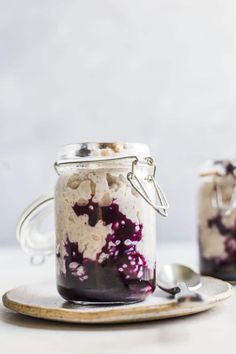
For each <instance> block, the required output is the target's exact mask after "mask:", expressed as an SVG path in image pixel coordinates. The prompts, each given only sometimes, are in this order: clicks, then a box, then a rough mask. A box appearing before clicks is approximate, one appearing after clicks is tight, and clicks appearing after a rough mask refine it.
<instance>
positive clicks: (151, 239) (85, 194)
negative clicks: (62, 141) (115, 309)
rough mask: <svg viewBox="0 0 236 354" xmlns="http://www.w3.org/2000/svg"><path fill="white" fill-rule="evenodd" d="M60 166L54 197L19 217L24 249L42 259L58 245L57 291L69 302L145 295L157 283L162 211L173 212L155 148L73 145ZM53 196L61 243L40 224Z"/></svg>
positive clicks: (60, 156)
mask: <svg viewBox="0 0 236 354" xmlns="http://www.w3.org/2000/svg"><path fill="white" fill-rule="evenodd" d="M55 169H56V172H57V173H58V175H59V177H58V181H57V183H56V188H55V194H54V196H46V197H43V198H41V199H39V200H38V201H36V202H35V203H33V204H32V205H31V206H30V207H29V208H28V209H27V210H26V211H25V212H24V214H23V215H22V218H21V219H20V221H19V224H18V228H17V234H18V239H19V241H20V243H21V245H22V247H23V248H24V250H26V251H27V252H28V253H30V254H31V256H32V261H35V259H37V256H40V255H41V256H45V255H47V254H50V253H52V252H55V249H56V270H57V289H58V292H59V294H60V295H61V296H62V297H63V298H64V299H66V300H68V301H72V302H76V303H81V304H84V303H86V304H87V303H90V302H91V303H98V304H99V303H126V302H135V301H141V300H144V299H145V298H146V297H147V296H148V295H149V294H151V293H152V292H153V291H154V289H155V283H156V215H155V211H157V212H158V213H159V214H161V215H163V216H166V215H167V209H168V207H169V206H168V203H167V201H166V198H165V195H164V193H163V192H162V190H161V188H160V186H159V185H158V184H157V183H156V181H155V178H154V177H155V172H156V165H155V162H154V160H153V158H151V157H150V152H149V148H148V146H147V145H145V144H137V143H135V144H133V143H78V144H73V145H66V146H64V147H63V148H62V149H61V151H60V152H59V154H58V159H57V161H56V162H55ZM53 198H54V204H55V228H56V245H54V244H53V237H52V233H51V232H49V233H45V232H42V231H40V230H39V225H40V223H41V221H42V220H43V219H44V218H45V216H46V215H48V210H47V209H49V208H51V206H52V199H53ZM157 199H158V201H157ZM156 203H158V205H157V204H156Z"/></svg>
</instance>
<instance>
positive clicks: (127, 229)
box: [57, 198, 155, 302]
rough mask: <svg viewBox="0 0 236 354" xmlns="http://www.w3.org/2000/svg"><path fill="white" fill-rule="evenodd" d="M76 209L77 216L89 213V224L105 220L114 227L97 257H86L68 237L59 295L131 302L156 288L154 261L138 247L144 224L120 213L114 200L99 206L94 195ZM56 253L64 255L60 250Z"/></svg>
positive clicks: (73, 299)
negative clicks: (93, 197)
mask: <svg viewBox="0 0 236 354" xmlns="http://www.w3.org/2000/svg"><path fill="white" fill-rule="evenodd" d="M73 211H74V213H75V214H76V215H77V217H80V216H82V215H87V216H88V223H89V225H90V226H92V227H94V226H95V225H96V224H97V222H98V221H99V220H102V222H103V224H104V225H105V226H107V225H110V226H111V228H110V230H112V231H111V232H110V233H109V234H108V235H107V236H106V242H105V245H104V246H103V247H102V249H101V250H100V251H99V252H98V253H97V255H96V260H92V259H90V258H86V257H84V255H83V253H81V252H80V251H79V247H78V243H77V242H71V241H70V240H69V237H68V236H67V237H66V241H65V242H64V247H65V252H64V254H65V256H64V262H65V273H63V272H60V274H59V275H58V291H59V293H60V295H61V296H62V297H63V298H65V299H67V300H70V301H89V302H132V301H142V300H144V299H145V298H146V297H147V295H149V294H151V293H152V292H153V291H154V289H155V265H152V267H150V266H149V264H148V263H147V260H146V259H145V257H144V256H143V255H142V254H141V253H140V252H139V251H138V249H137V245H138V243H139V242H140V241H141V240H142V236H143V235H142V232H143V226H142V224H138V223H134V222H132V221H131V220H130V219H128V218H127V217H126V216H125V215H124V214H123V213H121V212H120V210H119V205H118V204H116V202H115V200H113V202H112V203H111V204H110V205H108V206H100V205H99V204H98V203H96V202H94V201H93V200H92V198H91V199H89V201H88V204H87V205H82V206H81V205H79V204H77V203H75V204H74V205H73ZM57 257H61V255H60V251H59V252H58V253H57Z"/></svg>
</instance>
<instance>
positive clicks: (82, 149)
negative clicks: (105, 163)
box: [57, 142, 150, 162]
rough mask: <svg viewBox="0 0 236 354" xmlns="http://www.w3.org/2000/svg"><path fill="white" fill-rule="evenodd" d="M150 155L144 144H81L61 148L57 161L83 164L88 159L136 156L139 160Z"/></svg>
mask: <svg viewBox="0 0 236 354" xmlns="http://www.w3.org/2000/svg"><path fill="white" fill-rule="evenodd" d="M149 155H150V150H149V147H148V145H146V144H144V143H124V142H81V143H74V144H66V145H63V146H61V148H60V149H59V152H58V154H57V161H67V160H74V159H76V160H78V161H80V160H81V162H83V160H85V159H86V160H87V159H88V158H89V159H91V160H96V159H101V158H103V159H104V160H105V159H109V158H112V157H126V156H137V157H139V158H141V157H146V156H149Z"/></svg>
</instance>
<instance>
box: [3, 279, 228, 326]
mask: <svg viewBox="0 0 236 354" xmlns="http://www.w3.org/2000/svg"><path fill="white" fill-rule="evenodd" d="M201 280H202V286H201V287H200V288H199V289H198V290H197V291H198V292H199V293H200V294H202V295H204V297H205V298H206V300H205V301H204V302H200V303H199V302H197V303H184V304H178V303H177V302H176V301H175V300H174V299H173V298H172V297H171V296H169V295H168V294H166V293H164V292H163V291H161V290H159V289H157V290H156V292H155V293H154V294H153V295H151V296H150V297H148V298H147V299H146V300H145V301H143V302H139V303H135V304H130V305H121V306H111V305H109V306H101V305H99V306H91V305H90V306H81V305H75V304H72V303H69V302H66V301H65V300H63V299H62V298H61V297H60V296H59V295H58V293H57V290H56V288H55V285H53V284H52V283H50V282H45V283H40V284H29V285H24V286H20V287H18V288H15V289H12V290H10V291H8V292H7V293H5V294H4V295H3V304H4V305H5V306H6V307H7V308H9V309H11V310H13V311H16V312H18V313H21V314H24V315H28V316H31V317H37V318H43V319H47V320H54V321H63V322H74V323H125V322H138V321H153V320H160V319H163V318H171V317H178V316H187V315H191V314H194V313H198V312H202V311H206V310H208V309H210V308H212V307H213V306H215V305H217V304H218V303H219V302H220V301H223V300H225V299H227V298H228V297H229V296H230V295H231V291H232V287H231V285H230V284H228V283H226V282H224V281H222V280H218V279H215V278H211V277H201Z"/></svg>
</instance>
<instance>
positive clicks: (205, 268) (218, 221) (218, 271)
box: [200, 214, 236, 281]
mask: <svg viewBox="0 0 236 354" xmlns="http://www.w3.org/2000/svg"><path fill="white" fill-rule="evenodd" d="M207 226H208V228H210V229H215V230H216V232H218V234H219V235H221V237H222V238H223V245H224V252H223V253H222V254H221V255H219V256H216V257H212V258H205V257H203V256H201V257H200V265H201V271H202V274H205V275H214V276H215V277H217V278H222V279H225V280H230V281H236V221H235V223H234V224H233V225H232V226H228V225H226V224H225V223H224V221H223V217H222V215H221V214H217V215H216V216H215V217H213V218H210V219H208V222H207ZM200 248H201V245H200Z"/></svg>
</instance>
